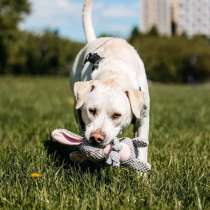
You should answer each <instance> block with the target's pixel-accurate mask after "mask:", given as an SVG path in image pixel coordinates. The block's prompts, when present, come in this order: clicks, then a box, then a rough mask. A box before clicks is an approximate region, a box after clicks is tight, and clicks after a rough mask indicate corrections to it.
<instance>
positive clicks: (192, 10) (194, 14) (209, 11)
mask: <svg viewBox="0 0 210 210" xmlns="http://www.w3.org/2000/svg"><path fill="white" fill-rule="evenodd" d="M174 2H175V3H174V5H175V7H173V10H174V11H175V13H176V15H177V17H176V20H175V24H176V27H177V34H178V35H180V34H186V35H188V36H189V37H192V36H194V35H206V36H210V0H199V1H197V0H176V1H175V0H174Z"/></svg>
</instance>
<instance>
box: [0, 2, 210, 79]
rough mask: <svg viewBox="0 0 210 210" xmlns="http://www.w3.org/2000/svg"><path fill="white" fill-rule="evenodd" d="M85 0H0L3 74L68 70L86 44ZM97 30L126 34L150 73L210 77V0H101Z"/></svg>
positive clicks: (169, 76)
mask: <svg viewBox="0 0 210 210" xmlns="http://www.w3.org/2000/svg"><path fill="white" fill-rule="evenodd" d="M82 4H83V0H18V1H16V0H0V75H7V74H10V75H11V74H12V75H13V74H14V75H68V74H69V71H70V69H71V66H72V63H73V60H74V58H75V55H76V54H77V53H78V51H79V49H81V47H82V46H83V45H84V35H83V30H82V21H81V11H82ZM93 21H94V25H95V28H96V32H97V34H98V36H104V35H112V36H120V37H123V38H126V39H127V40H128V41H129V42H130V43H131V44H132V45H134V46H135V48H136V49H137V50H138V52H139V53H140V55H141V57H142V59H143V60H144V62H145V65H146V70H147V74H148V78H149V79H150V80H152V81H158V82H167V83H199V82H205V81H208V80H209V78H210V39H209V37H210V1H209V0H200V1H195V0H194V1H193V0H190V1H184V0H150V1H148V0H123V1H122V0H115V1H112V0H100V1H95V2H94V11H93Z"/></svg>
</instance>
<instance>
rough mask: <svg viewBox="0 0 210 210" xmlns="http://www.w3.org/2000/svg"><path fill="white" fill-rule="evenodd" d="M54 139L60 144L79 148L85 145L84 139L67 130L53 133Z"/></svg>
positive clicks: (58, 130) (57, 130)
mask: <svg viewBox="0 0 210 210" xmlns="http://www.w3.org/2000/svg"><path fill="white" fill-rule="evenodd" d="M51 136H52V139H53V140H54V141H56V142H58V143H60V144H64V145H69V146H79V145H81V144H82V143H83V138H82V137H81V136H79V135H76V134H74V133H72V132H70V131H68V130H65V129H56V130H54V131H53V132H52V133H51Z"/></svg>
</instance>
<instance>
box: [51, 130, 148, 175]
mask: <svg viewBox="0 0 210 210" xmlns="http://www.w3.org/2000/svg"><path fill="white" fill-rule="evenodd" d="M51 136H52V139H53V140H54V141H56V142H58V143H61V144H63V145H66V146H68V147H75V146H76V147H77V149H78V150H79V151H75V152H73V153H71V154H70V158H71V159H72V160H89V161H97V162H106V163H107V164H108V165H111V166H113V167H120V166H125V167H129V168H132V169H135V170H137V171H139V172H148V171H150V170H151V166H150V164H149V163H145V162H141V161H140V160H139V159H138V158H137V157H138V151H139V150H138V148H139V147H146V146H147V144H146V143H145V142H143V141H141V140H139V139H138V138H134V139H130V138H122V139H114V140H113V141H112V142H111V144H109V145H107V146H106V147H104V148H100V147H98V146H94V145H91V144H90V143H89V142H88V141H86V139H85V138H83V137H82V136H79V135H77V134H75V133H72V132H70V131H68V130H65V129H56V130H54V131H53V132H52V134H51ZM78 157H79V158H78Z"/></svg>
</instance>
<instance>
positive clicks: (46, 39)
mask: <svg viewBox="0 0 210 210" xmlns="http://www.w3.org/2000/svg"><path fill="white" fill-rule="evenodd" d="M80 48H81V44H79V43H76V42H71V41H69V40H67V39H64V38H60V37H59V36H58V34H57V32H50V31H46V32H45V33H43V34H42V35H34V34H31V33H27V32H19V36H18V38H17V40H16V44H15V45H14V46H12V49H11V50H10V52H11V54H10V56H9V61H8V69H9V71H10V72H11V73H15V74H40V75H41V74H68V73H69V70H70V67H71V65H72V62H73V60H74V58H75V56H76V54H77V53H78V51H79V49H80Z"/></svg>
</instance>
